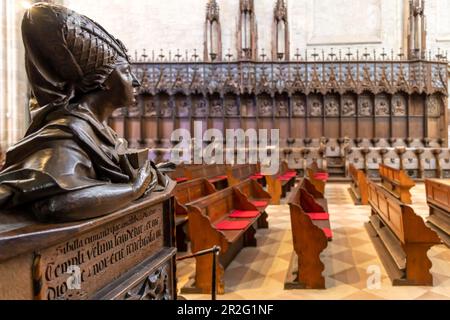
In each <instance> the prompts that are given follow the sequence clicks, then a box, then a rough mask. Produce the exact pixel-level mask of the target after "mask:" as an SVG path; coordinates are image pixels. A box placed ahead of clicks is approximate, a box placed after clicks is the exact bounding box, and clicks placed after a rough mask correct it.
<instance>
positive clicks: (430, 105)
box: [427, 96, 441, 117]
mask: <svg viewBox="0 0 450 320" xmlns="http://www.w3.org/2000/svg"><path fill="white" fill-rule="evenodd" d="M427 112H428V116H429V117H439V116H440V115H441V108H440V104H439V99H438V98H437V97H436V96H430V97H429V98H428V99H427Z"/></svg>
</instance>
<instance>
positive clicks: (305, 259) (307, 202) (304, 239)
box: [284, 184, 332, 289]
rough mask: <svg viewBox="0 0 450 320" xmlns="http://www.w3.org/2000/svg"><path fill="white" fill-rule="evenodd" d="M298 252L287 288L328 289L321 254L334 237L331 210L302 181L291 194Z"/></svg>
mask: <svg viewBox="0 0 450 320" xmlns="http://www.w3.org/2000/svg"><path fill="white" fill-rule="evenodd" d="M289 209H290V214H291V226H292V241H293V247H294V254H293V255H292V259H291V264H290V267H289V269H288V274H287V276H286V280H285V286H284V288H285V289H325V278H324V277H323V275H322V272H323V271H324V268H325V266H324V264H323V262H322V261H321V259H320V254H321V252H322V251H323V250H325V248H326V247H327V246H328V241H330V240H331V239H332V231H331V228H330V221H329V214H328V213H327V212H326V210H325V208H323V207H322V206H321V205H319V204H318V203H317V202H316V201H315V200H314V197H313V196H312V195H310V194H309V193H308V192H307V191H306V190H305V189H303V188H302V186H301V184H299V185H298V186H297V187H296V188H295V189H294V191H293V192H292V194H291V195H290V197H289Z"/></svg>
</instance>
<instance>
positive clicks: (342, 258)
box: [177, 183, 450, 300]
mask: <svg viewBox="0 0 450 320" xmlns="http://www.w3.org/2000/svg"><path fill="white" fill-rule="evenodd" d="M348 187H349V185H348V184H345V183H340V184H328V185H327V198H328V204H329V211H330V214H331V226H332V229H333V232H334V239H333V241H332V242H330V243H329V245H328V247H327V249H326V250H325V251H324V252H323V258H322V261H324V264H325V271H324V275H325V277H326V287H327V289H326V290H289V291H288V290H284V289H283V287H284V280H285V277H286V273H287V269H288V266H289V261H290V258H291V254H292V250H293V249H292V235H291V225H290V216H289V208H288V206H286V205H281V206H272V207H269V208H268V214H269V217H270V218H269V224H270V228H269V229H268V230H258V231H257V235H256V237H257V240H258V246H257V247H256V248H244V249H243V250H242V251H241V252H240V253H239V255H238V256H237V257H236V258H235V259H234V261H233V262H232V264H231V265H230V266H229V267H228V268H227V269H226V271H225V291H226V294H225V295H222V296H219V297H218V299H224V300H241V299H246V300H248V299H252V300H269V299H270V300H272V299H273V300H277V299H284V300H294V299H311V300H319V299H320V300H324V299H333V300H334V299H357V300H368V299H378V300H379V299H448V300H450V249H448V248H447V247H445V246H444V245H439V246H435V247H433V248H432V249H431V250H430V251H429V253H428V255H429V257H430V258H431V260H432V263H433V268H432V269H431V272H432V274H433V277H434V286H433V287H393V286H392V284H391V282H390V280H389V278H388V276H387V274H386V271H385V269H384V267H383V264H382V263H381V261H380V259H379V258H378V255H377V253H376V251H375V249H374V247H373V245H372V242H371V241H370V239H369V237H368V235H367V231H366V229H365V227H364V223H365V222H366V221H368V217H369V214H370V208H369V207H367V206H354V205H353V201H352V199H351V197H350V194H349V193H348V190H347V188H348ZM412 194H413V202H414V205H413V207H414V209H415V211H416V213H418V214H420V215H421V216H423V217H426V216H427V215H428V206H427V204H426V201H425V187H424V185H423V184H419V185H417V186H416V187H415V188H414V189H413V190H412ZM177 268H178V280H179V281H178V286H179V288H181V287H182V286H183V285H184V284H185V283H186V282H187V281H188V279H189V277H190V276H192V274H193V272H194V270H195V262H193V261H188V262H182V263H179V264H178V266H177ZM372 268H375V269H376V268H379V270H381V274H382V276H381V286H380V288H376V289H373V288H368V286H367V280H368V277H369V275H370V274H369V273H368V271H369V270H371V269H372ZM183 297H185V298H186V299H209V298H210V296H208V295H189V294H184V295H183Z"/></svg>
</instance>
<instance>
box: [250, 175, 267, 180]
mask: <svg viewBox="0 0 450 320" xmlns="http://www.w3.org/2000/svg"><path fill="white" fill-rule="evenodd" d="M262 178H264V176H263V175H261V174H254V175H252V176H251V177H250V179H252V180H259V179H262Z"/></svg>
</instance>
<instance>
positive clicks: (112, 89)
mask: <svg viewBox="0 0 450 320" xmlns="http://www.w3.org/2000/svg"><path fill="white" fill-rule="evenodd" d="M140 85H141V84H140V83H139V81H138V80H137V78H136V76H135V75H134V74H133V73H132V72H131V66H130V64H129V63H128V62H127V61H125V60H123V61H121V62H120V63H118V64H117V67H116V68H115V69H114V71H113V72H112V73H111V75H110V76H109V78H108V79H107V80H106V82H105V86H106V87H107V88H108V89H107V90H108V93H109V94H110V95H111V101H112V102H113V105H114V107H115V108H123V107H131V106H133V105H134V104H135V103H136V98H135V90H136V88H138V87H140Z"/></svg>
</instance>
